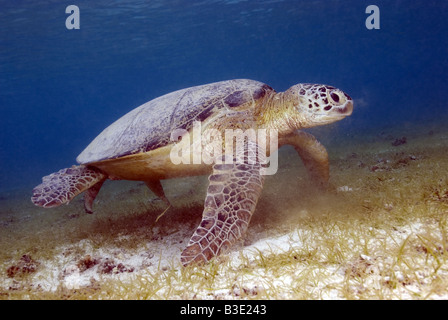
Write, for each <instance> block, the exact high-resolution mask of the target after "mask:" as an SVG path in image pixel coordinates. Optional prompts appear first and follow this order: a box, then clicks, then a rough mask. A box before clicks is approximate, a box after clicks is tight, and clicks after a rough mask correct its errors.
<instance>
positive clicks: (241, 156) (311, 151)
mask: <svg viewBox="0 0 448 320" xmlns="http://www.w3.org/2000/svg"><path fill="white" fill-rule="evenodd" d="M352 110H353V101H352V99H351V98H350V97H349V96H348V95H347V94H345V93H344V92H342V91H341V90H339V89H336V88H334V87H331V86H327V85H318V84H297V85H295V86H292V87H291V88H289V89H288V90H287V91H285V92H279V93H277V92H276V91H275V90H274V89H272V88H271V87H270V86H268V85H266V84H264V83H261V82H258V81H254V80H246V79H238V80H228V81H222V82H216V83H211V84H206V85H201V86H196V87H191V88H187V89H183V90H179V91H175V92H172V93H169V94H166V95H164V96H161V97H159V98H156V99H154V100H151V101H149V102H147V103H145V104H143V105H141V106H140V107H138V108H136V109H134V110H132V111H130V112H129V113H127V114H126V115H124V116H123V117H121V118H120V119H118V120H117V121H116V122H114V123H113V124H111V125H110V126H109V127H107V128H106V129H105V130H104V131H103V132H101V133H100V134H99V135H98V136H97V137H96V138H95V139H94V140H93V141H92V142H91V143H90V144H89V145H88V146H87V148H86V149H85V150H84V151H83V152H82V153H81V154H80V155H79V156H78V158H77V162H78V163H80V165H76V166H72V167H71V168H66V169H62V170H60V171H58V172H55V173H53V174H50V175H48V176H45V177H43V179H42V183H41V184H40V185H38V186H37V187H35V188H34V189H33V196H32V198H31V200H32V202H33V203H34V204H35V205H37V206H41V207H44V208H50V207H56V206H59V205H61V204H64V203H68V202H69V201H71V200H72V199H73V198H74V197H76V196H77V195H78V194H80V193H82V192H85V196H84V198H85V199H84V207H85V210H86V212H88V213H92V203H93V200H94V199H95V197H96V195H97V194H98V192H99V190H100V188H101V186H102V184H103V183H104V181H105V180H106V179H111V180H119V179H123V180H136V181H144V182H145V183H146V184H147V186H148V187H149V188H150V189H151V190H152V191H153V192H154V193H155V194H156V195H157V196H158V197H160V198H161V199H162V200H163V201H165V202H166V203H167V204H169V202H168V200H167V198H166V197H165V195H164V192H163V188H162V184H161V182H160V181H161V180H164V179H169V178H176V177H181V176H193V175H203V174H209V186H208V188H207V195H206V198H205V203H204V211H203V216H202V221H201V223H200V225H199V226H198V228H197V230H196V231H195V233H194V234H193V236H192V237H191V240H190V242H189V244H188V246H187V247H186V249H185V250H184V251H183V252H182V254H181V261H182V263H183V264H184V265H188V264H191V263H201V262H206V261H208V260H210V259H211V258H212V257H214V256H217V255H219V254H220V253H222V252H224V251H225V250H226V249H228V248H229V247H230V246H231V245H232V244H233V243H235V242H236V240H238V239H240V238H241V237H242V236H243V235H244V234H245V232H246V230H247V227H248V224H249V221H250V219H251V216H252V214H253V212H254V211H255V206H256V204H257V201H258V198H259V196H260V194H261V191H262V187H263V182H264V176H263V174H262V170H263V167H264V166H265V161H266V156H267V155H268V153H269V152H268V150H267V147H266V146H262V145H260V143H259V142H257V140H256V139H252V138H251V136H248V137H247V139H246V140H244V141H245V142H244V144H240V145H239V146H238V144H237V147H236V149H237V150H235V148H234V149H233V150H231V151H232V152H233V153H232V152H231V153H232V157H233V158H231V161H228V160H229V159H228V158H226V156H228V153H229V152H228V150H224V151H223V152H222V153H221V154H219V153H216V152H211V151H209V154H208V155H209V156H210V157H212V158H213V156H216V157H217V158H216V159H214V160H215V161H212V162H210V161H209V162H207V163H205V161H201V162H200V163H180V164H175V163H174V162H173V160H172V157H171V156H170V155H172V151H173V149H174V147H176V148H177V147H179V145H182V143H184V144H186V143H187V142H188V141H191V144H192V145H193V144H194V143H199V145H201V146H202V147H204V150H206V149H207V146H209V142H207V141H205V142H204V139H202V137H201V141H199V142H198V141H196V140H197V139H198V138H197V137H194V135H193V133H194V132H193V131H194V124H195V123H196V121H199V122H200V123H201V132H202V133H203V132H205V130H209V131H210V129H213V130H215V131H214V132H215V133H216V132H218V133H222V136H224V131H225V130H228V129H234V130H237V129H240V131H244V130H249V129H254V130H259V129H266V130H270V132H275V133H276V134H278V144H277V145H276V146H274V147H275V148H277V147H280V146H282V145H285V144H289V145H292V146H294V148H295V149H296V150H297V152H298V154H299V156H300V157H301V158H302V161H303V162H304V164H305V167H306V168H307V170H308V172H309V173H310V176H311V178H312V179H313V181H315V182H316V183H317V184H318V185H320V186H322V187H326V186H327V183H328V179H329V163H328V155H327V152H326V150H325V148H324V147H323V146H322V145H321V144H320V143H319V142H318V141H317V140H316V138H315V137H314V136H312V135H311V134H309V133H305V132H303V131H299V130H300V129H303V128H309V127H314V126H318V125H324V124H328V123H332V122H334V121H337V120H341V119H343V118H344V117H346V116H349V115H350V114H351V113H352ZM176 130H181V131H180V132H184V134H183V136H182V138H181V139H173V135H172V133H173V132H176ZM182 130H183V131H182ZM178 132H179V131H178ZM175 136H176V135H175ZM190 138H191V140H190ZM194 139H196V140H194ZM232 139H233V138H232ZM219 141H220V143H221V144H220V147H219V148H221V147H222V149H224V142H223V141H221V140H219ZM218 145H219V144H218ZM215 146H216V145H215ZM275 148H274V149H275ZM274 149H272V145H271V146H270V148H269V150H274ZM195 150H196V151H195ZM204 150H203V152H204ZM213 150H214V151H216V149H213ZM190 152H191V154H189V157H190V156H191V157H194V156H195V155H194V153H195V152H197V149H195V148H192V149H191V150H190ZM271 152H272V151H271ZM203 154H204V153H202V155H203ZM222 160H225V161H222Z"/></svg>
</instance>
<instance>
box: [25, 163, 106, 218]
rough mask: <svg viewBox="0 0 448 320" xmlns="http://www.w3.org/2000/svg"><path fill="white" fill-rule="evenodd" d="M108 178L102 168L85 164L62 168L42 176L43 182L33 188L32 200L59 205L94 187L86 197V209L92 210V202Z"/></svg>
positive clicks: (53, 205) (46, 204) (46, 205)
mask: <svg viewBox="0 0 448 320" xmlns="http://www.w3.org/2000/svg"><path fill="white" fill-rule="evenodd" d="M106 178H107V177H106V175H105V174H104V173H102V172H101V171H100V170H98V169H95V168H91V167H86V166H83V165H80V166H72V167H71V168H65V169H61V170H59V171H58V172H55V173H52V174H50V175H48V176H45V177H43V178H42V183H41V184H40V185H38V186H37V187H35V188H34V189H33V196H32V197H31V201H32V202H33V203H34V204H35V205H36V206H39V207H44V208H52V207H57V206H60V205H61V204H64V203H67V204H68V203H69V202H70V201H71V200H72V199H73V198H74V197H76V196H77V195H78V194H80V193H82V192H84V191H86V190H88V189H90V188H92V187H94V188H93V189H92V190H93V191H92V192H90V191H89V192H88V194H87V195H86V199H85V208H86V211H88V210H89V209H90V212H91V209H92V202H93V200H94V199H95V197H96V195H97V193H98V191H99V189H100V188H101V185H102V183H103V182H104V180H106Z"/></svg>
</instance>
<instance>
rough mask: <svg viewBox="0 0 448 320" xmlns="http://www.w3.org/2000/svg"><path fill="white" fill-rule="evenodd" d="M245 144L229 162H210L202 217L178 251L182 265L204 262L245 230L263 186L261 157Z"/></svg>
mask: <svg viewBox="0 0 448 320" xmlns="http://www.w3.org/2000/svg"><path fill="white" fill-rule="evenodd" d="M247 145H248V147H247V149H246V150H238V149H237V151H236V155H237V156H236V159H233V160H234V161H233V162H232V163H231V164H228V163H222V164H215V165H214V166H213V173H212V175H211V176H210V177H209V182H210V183H209V186H208V189H207V197H206V199H205V204H204V212H203V215H202V221H201V223H200V225H199V226H198V228H197V229H196V231H195V233H194V234H193V236H192V237H191V239H190V242H189V244H188V246H187V248H186V249H185V250H184V251H183V252H182V255H181V261H182V264H183V265H184V266H185V265H189V264H192V263H203V262H207V261H208V260H210V259H211V258H213V257H215V256H218V255H219V254H220V253H222V252H224V251H226V250H227V249H228V248H229V247H230V246H231V245H232V244H234V243H235V242H236V241H237V240H238V239H240V238H241V237H242V236H243V235H244V234H245V232H246V230H247V227H248V225H249V222H250V219H251V217H252V214H253V213H254V211H255V207H256V205H257V201H258V198H259V196H260V194H261V190H262V188H263V182H264V177H263V176H262V175H261V172H260V170H261V168H262V164H263V163H264V161H263V159H265V155H264V153H263V152H258V150H259V148H258V146H257V145H256V144H255V143H254V142H251V141H249V143H248V144H247ZM260 160H261V161H260Z"/></svg>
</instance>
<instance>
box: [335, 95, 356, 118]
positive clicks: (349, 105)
mask: <svg viewBox="0 0 448 320" xmlns="http://www.w3.org/2000/svg"><path fill="white" fill-rule="evenodd" d="M337 111H338V112H339V113H340V114H341V115H343V116H346V117H348V116H349V115H351V114H352V112H353V100H352V99H350V100H348V101H347V102H346V103H345V105H344V107H342V108H338V109H337Z"/></svg>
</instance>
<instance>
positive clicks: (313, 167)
mask: <svg viewBox="0 0 448 320" xmlns="http://www.w3.org/2000/svg"><path fill="white" fill-rule="evenodd" d="M279 144H280V145H285V144H290V145H292V146H293V147H294V149H296V151H297V153H298V154H299V156H300V158H301V159H302V161H303V163H304V165H305V168H306V169H307V171H308V174H309V175H310V178H311V180H312V181H313V182H314V183H315V184H316V185H317V186H319V187H321V188H323V189H327V188H328V180H329V178H330V166H329V162H328V153H327V150H326V149H325V147H324V146H323V145H322V144H321V143H320V142H319V141H317V139H316V137H314V136H313V135H311V134H309V133H307V132H303V131H296V132H294V133H292V134H290V135H287V136H284V137H282V138H281V139H279Z"/></svg>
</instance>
